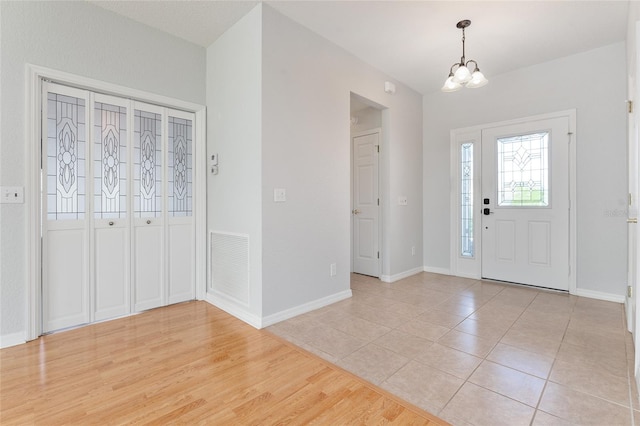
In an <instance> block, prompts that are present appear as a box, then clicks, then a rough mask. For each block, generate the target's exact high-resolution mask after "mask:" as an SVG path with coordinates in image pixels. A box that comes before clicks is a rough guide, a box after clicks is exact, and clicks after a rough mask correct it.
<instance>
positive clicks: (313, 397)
mask: <svg viewBox="0 0 640 426" xmlns="http://www.w3.org/2000/svg"><path fill="white" fill-rule="evenodd" d="M0 423H1V424H2V425H10V424H20V425H25V424H43V425H57V424H82V425H85V424H100V425H105V424H127V423H142V424H167V423H172V424H175V423H178V424H216V425H219V424H234V425H245V424H255V425H270V424H327V425H337V424H340V425H343V424H403V425H404V424H424V425H435V424H447V423H446V422H444V421H442V420H439V419H438V418H436V417H435V416H432V415H430V414H429V413H427V412H425V411H422V410H420V409H419V408H417V407H415V406H412V405H411V404H409V403H406V402H403V401H402V400H400V399H398V398H397V397H394V396H393V395H391V394H390V393H388V392H386V391H384V390H381V389H379V388H377V387H375V386H373V385H371V384H369V383H367V382H364V381H363V380H361V379H358V378H357V377H355V376H353V375H352V374H350V373H348V372H346V371H344V370H341V369H340V368H339V367H336V366H334V365H332V364H330V363H328V362H327V361H324V360H322V359H320V358H318V357H316V356H315V355H312V354H310V353H308V352H306V351H304V350H302V349H300V348H297V347H295V346H293V345H292V344H290V343H288V342H286V341H284V340H281V339H280V338H278V337H276V336H274V335H272V334H271V333H269V332H268V331H259V330H255V329H253V328H252V327H250V326H248V325H246V324H244V323H243V322H241V321H240V320H238V319H236V318H233V317H232V316H230V315H228V314H226V313H224V312H223V311H221V310H219V309H217V308H215V307H213V306H211V305H209V304H208V303H206V302H190V303H183V304H178V305H173V306H169V307H166V308H160V309H156V310H152V311H148V312H145V313H142V314H140V315H135V316H131V317H128V318H123V319H118V320H114V321H108V322H104V323H99V324H94V325H91V326H87V327H82V328H78V329H75V330H69V331H65V332H61V333H57V334H53V335H48V336H44V337H42V338H40V339H38V340H36V341H33V342H29V343H27V344H25V345H20V346H16V347H12V348H6V349H2V350H1V351H0Z"/></svg>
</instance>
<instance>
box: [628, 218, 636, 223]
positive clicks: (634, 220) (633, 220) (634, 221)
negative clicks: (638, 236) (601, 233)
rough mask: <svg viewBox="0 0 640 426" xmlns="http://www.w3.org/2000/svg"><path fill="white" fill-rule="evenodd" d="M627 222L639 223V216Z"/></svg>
mask: <svg viewBox="0 0 640 426" xmlns="http://www.w3.org/2000/svg"><path fill="white" fill-rule="evenodd" d="M627 223H638V218H637V217H632V218H629V219H627Z"/></svg>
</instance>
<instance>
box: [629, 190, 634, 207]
mask: <svg viewBox="0 0 640 426" xmlns="http://www.w3.org/2000/svg"><path fill="white" fill-rule="evenodd" d="M629 205H630V206H631V205H633V197H632V195H631V193H629Z"/></svg>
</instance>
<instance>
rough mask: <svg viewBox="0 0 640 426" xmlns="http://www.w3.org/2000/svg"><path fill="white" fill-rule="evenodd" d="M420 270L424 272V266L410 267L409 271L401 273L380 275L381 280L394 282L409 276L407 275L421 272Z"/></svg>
mask: <svg viewBox="0 0 640 426" xmlns="http://www.w3.org/2000/svg"><path fill="white" fill-rule="evenodd" d="M420 272H422V267H421V266H418V267H417V268H413V269H409V270H408V271H404V272H400V273H399V274H394V275H381V276H380V281H382V282H385V283H394V282H396V281H399V280H401V279H403V278H407V277H410V276H412V275H416V274H419V273H420Z"/></svg>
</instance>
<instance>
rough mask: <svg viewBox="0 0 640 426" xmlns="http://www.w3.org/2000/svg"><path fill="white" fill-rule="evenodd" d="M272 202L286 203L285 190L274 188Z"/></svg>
mask: <svg viewBox="0 0 640 426" xmlns="http://www.w3.org/2000/svg"><path fill="white" fill-rule="evenodd" d="M273 201H275V202H276V203H284V202H285V201H287V190H286V189H285V188H274V190H273Z"/></svg>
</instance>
